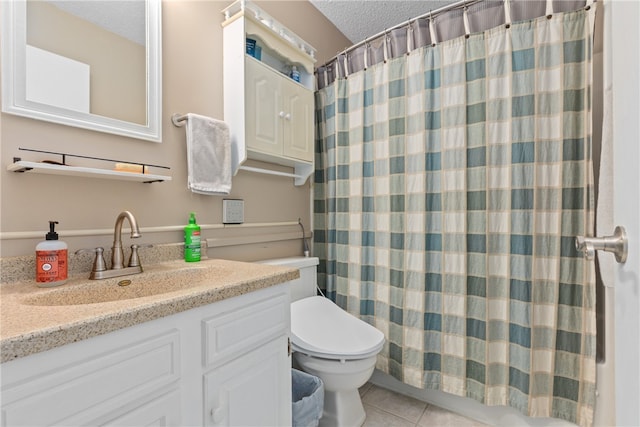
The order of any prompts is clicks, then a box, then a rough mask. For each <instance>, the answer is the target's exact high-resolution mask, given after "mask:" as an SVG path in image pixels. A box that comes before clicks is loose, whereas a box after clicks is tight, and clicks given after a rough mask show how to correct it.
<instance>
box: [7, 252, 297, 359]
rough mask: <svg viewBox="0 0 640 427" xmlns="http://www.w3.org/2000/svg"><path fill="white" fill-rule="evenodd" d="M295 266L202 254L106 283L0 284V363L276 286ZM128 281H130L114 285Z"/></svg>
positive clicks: (289, 276) (75, 280) (84, 279)
mask: <svg viewBox="0 0 640 427" xmlns="http://www.w3.org/2000/svg"><path fill="white" fill-rule="evenodd" d="M298 277H299V271H298V270H297V269H292V268H287V267H278V266H273V265H266V264H254V263H248V262H238V261H227V260H220V259H207V260H203V261H201V262H199V263H186V262H184V261H182V260H180V261H170V262H163V263H158V264H153V265H149V266H145V271H144V273H142V274H137V275H130V276H124V277H119V278H113V279H104V280H88V279H87V274H84V275H83V276H82V277H73V278H71V279H70V280H69V281H68V282H67V283H66V284H64V285H62V286H58V287H55V288H39V287H37V286H36V283H35V281H34V280H30V281H21V282H15V283H4V284H2V285H1V286H0V362H1V363H4V362H7V361H10V360H13V359H16V358H19V357H24V356H27V355H30V354H34V353H38V352H41V351H45V350H49V349H52V348H55V347H59V346H62V345H65V344H69V343H72V342H76V341H80V340H84V339H87V338H90V337H94V336H97V335H102V334H105V333H108V332H112V331H116V330H118V329H122V328H126V327H129V326H133V325H136V324H138V323H142V322H146V321H149V320H154V319H158V318H160V317H165V316H169V315H172V314H175V313H179V312H182V311H186V310H189V309H192V308H196V307H200V306H203V305H207V304H211V303H214V302H216V301H220V300H223V299H226V298H231V297H235V296H239V295H243V294H246V293H249V292H252V291H256V290H259V289H263V288H267V287H270V286H274V285H277V284H280V283H284V282H286V281H289V280H295V279H297V278H298ZM122 280H130V281H131V284H130V285H128V286H124V287H123V286H119V282H121V281H122Z"/></svg>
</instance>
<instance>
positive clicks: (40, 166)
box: [7, 160, 171, 183]
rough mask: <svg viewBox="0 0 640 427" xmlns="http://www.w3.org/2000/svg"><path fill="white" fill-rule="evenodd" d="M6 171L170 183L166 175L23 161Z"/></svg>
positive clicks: (10, 166)
mask: <svg viewBox="0 0 640 427" xmlns="http://www.w3.org/2000/svg"><path fill="white" fill-rule="evenodd" d="M7 170H8V171H10V172H31V173H42V174H49V175H67V176H81V177H85V178H102V179H116V180H121V181H137V182H143V183H152V182H163V181H171V177H170V176H166V175H155V174H150V173H144V174H143V173H134V172H120V171H113V170H108V169H99V168H88V167H82V166H66V165H55V164H50V163H39V162H27V161H24V160H20V161H17V162H14V163H11V164H10V165H8V166H7Z"/></svg>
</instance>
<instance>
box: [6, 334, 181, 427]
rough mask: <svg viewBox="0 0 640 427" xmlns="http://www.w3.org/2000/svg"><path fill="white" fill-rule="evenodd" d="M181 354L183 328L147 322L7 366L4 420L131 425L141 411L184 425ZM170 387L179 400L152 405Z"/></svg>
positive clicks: (16, 423)
mask: <svg viewBox="0 0 640 427" xmlns="http://www.w3.org/2000/svg"><path fill="white" fill-rule="evenodd" d="M179 353H180V334H179V332H178V331H177V330H175V329H173V328H168V329H164V330H158V329H154V328H149V325H148V324H147V325H138V327H132V328H127V329H124V330H121V331H117V332H113V333H110V334H107V335H103V336H99V337H95V338H91V339H89V340H85V341H82V342H78V343H74V344H69V345H66V346H63V347H59V348H56V349H53V350H49V351H46V352H43V353H38V354H34V355H32V356H28V357H24V358H20V359H17V360H14V361H11V362H6V363H3V364H2V425H3V426H7V427H14V426H30V427H35V426H81V425H83V426H89V425H127V424H126V423H125V424H119V423H118V422H116V421H117V419H118V418H119V417H125V416H126V415H125V414H134V412H135V410H136V409H138V408H141V409H140V411H142V412H139V413H138V414H139V415H140V414H142V415H144V418H146V419H149V420H158V419H171V420H174V421H178V424H179V421H180V404H179V399H180V398H179V396H180V389H179V381H180V375H181V373H180V371H181V369H180V355H179ZM170 391H172V392H173V393H172V394H171V396H177V399H178V400H177V402H178V404H177V405H173V406H169V405H153V404H151V403H150V402H152V401H154V400H155V399H157V398H159V397H160V396H162V395H166V394H167V393H168V392H170ZM139 415H138V416H139ZM127 416H128V415H127ZM130 416H133V415H130ZM124 419H126V418H124Z"/></svg>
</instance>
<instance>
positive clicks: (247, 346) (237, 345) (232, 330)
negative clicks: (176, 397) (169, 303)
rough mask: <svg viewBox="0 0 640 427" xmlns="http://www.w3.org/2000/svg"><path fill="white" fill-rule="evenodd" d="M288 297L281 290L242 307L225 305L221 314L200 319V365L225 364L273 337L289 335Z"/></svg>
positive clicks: (206, 366)
mask: <svg viewBox="0 0 640 427" xmlns="http://www.w3.org/2000/svg"><path fill="white" fill-rule="evenodd" d="M289 319H290V314H289V296H288V294H286V293H282V294H279V295H276V296H270V297H268V298H265V299H261V300H258V301H256V302H254V303H252V304H249V305H243V306H242V307H233V306H231V307H228V309H226V310H225V311H224V312H223V313H221V314H219V315H215V316H212V317H208V318H205V319H203V321H202V333H203V362H202V363H203V365H204V367H205V368H208V367H211V366H214V365H219V364H221V363H225V362H226V361H228V360H229V359H233V358H236V357H238V355H241V354H243V353H244V352H247V351H249V350H252V349H253V348H256V347H258V346H260V345H262V344H264V343H266V342H268V341H270V340H273V338H275V337H278V336H281V335H286V336H288V333H289V332H288V331H289V325H290V320H289Z"/></svg>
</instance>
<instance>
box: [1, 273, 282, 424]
mask: <svg viewBox="0 0 640 427" xmlns="http://www.w3.org/2000/svg"><path fill="white" fill-rule="evenodd" d="M288 287H289V285H288V284H282V285H278V286H274V287H271V288H267V289H263V290H260V291H256V292H253V293H250V294H246V295H242V296H239V297H234V298H230V299H227V300H223V301H220V302H217V303H215V304H211V305H208V306H204V307H199V308H196V309H192V310H189V311H186V312H183V313H179V314H175V315H172V316H168V317H164V318H161V319H157V320H153V321H150V322H146V323H142V324H139V325H136V326H132V327H130V328H126V329H123V330H120V331H117V332H112V333H109V334H105V335H102V336H98V337H95V338H90V339H87V340H83V341H79V342H76V343H73V344H69V345H66V346H63V347H59V348H56V349H53V350H49V351H45V352H42V353H37V354H34V355H31V356H27V357H24V358H20V359H16V360H14V361H11V362H6V363H4V364H2V365H0V369H1V370H2V378H1V381H2V383H1V385H2V426H6V427H13V426H31V427H33V426H52V425H64V426H80V425H85V426H94V425H111V426H132V425H164V426H190V425H206V426H251V425H254V426H262V425H282V426H286V425H290V424H291V377H290V359H289V353H288V338H289V330H290V321H289V294H288V289H289V288H288Z"/></svg>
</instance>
